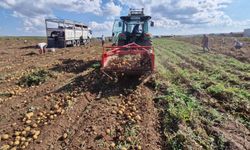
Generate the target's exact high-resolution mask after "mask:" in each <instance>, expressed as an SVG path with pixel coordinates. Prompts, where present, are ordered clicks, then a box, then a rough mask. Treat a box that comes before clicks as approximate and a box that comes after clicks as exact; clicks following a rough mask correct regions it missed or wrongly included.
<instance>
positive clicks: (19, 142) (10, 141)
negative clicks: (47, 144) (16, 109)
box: [0, 104, 65, 150]
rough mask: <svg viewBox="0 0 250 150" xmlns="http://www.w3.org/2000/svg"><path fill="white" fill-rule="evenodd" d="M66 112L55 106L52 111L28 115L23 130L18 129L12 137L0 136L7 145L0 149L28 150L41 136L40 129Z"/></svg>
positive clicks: (25, 117)
mask: <svg viewBox="0 0 250 150" xmlns="http://www.w3.org/2000/svg"><path fill="white" fill-rule="evenodd" d="M64 112H65V109H64V108H63V107H62V106H61V105H59V104H55V105H54V106H53V107H52V108H51V110H50V111H40V112H37V113H34V112H28V113H26V114H25V115H24V117H23V119H22V123H23V125H24V127H23V128H19V129H16V130H15V131H14V133H13V134H12V135H9V134H3V135H1V136H0V139H1V140H0V141H3V142H4V143H5V145H3V146H2V147H0V150H9V149H10V150H16V149H26V148H27V147H28V145H29V144H30V143H31V142H32V141H35V140H37V139H38V137H39V135H40V134H41V131H40V127H42V126H44V125H47V124H48V122H49V121H50V120H53V119H55V118H56V117H57V116H59V115H62V114H64Z"/></svg>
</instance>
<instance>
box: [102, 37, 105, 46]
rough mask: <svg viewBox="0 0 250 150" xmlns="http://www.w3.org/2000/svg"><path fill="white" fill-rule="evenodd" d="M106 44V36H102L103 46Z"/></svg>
mask: <svg viewBox="0 0 250 150" xmlns="http://www.w3.org/2000/svg"><path fill="white" fill-rule="evenodd" d="M104 44H105V37H104V35H102V46H104Z"/></svg>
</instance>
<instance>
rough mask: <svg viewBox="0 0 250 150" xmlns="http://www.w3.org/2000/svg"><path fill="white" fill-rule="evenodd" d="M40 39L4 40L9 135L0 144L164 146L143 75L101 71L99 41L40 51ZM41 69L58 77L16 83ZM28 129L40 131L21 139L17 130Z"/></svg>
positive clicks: (2, 82)
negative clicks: (140, 78)
mask: <svg viewBox="0 0 250 150" xmlns="http://www.w3.org/2000/svg"><path fill="white" fill-rule="evenodd" d="M38 42H41V40H28V42H27V43H24V40H22V39H1V40H0V53H1V55H0V71H1V73H0V77H1V78H0V86H1V88H0V93H1V96H0V100H1V101H0V109H1V112H0V135H4V134H8V135H9V138H8V139H7V140H4V139H3V138H2V139H1V140H0V147H1V146H4V145H10V146H11V147H18V148H24V149H74V150H75V149H96V150H99V149H121V148H122V147H126V148H127V149H140V148H141V147H142V149H148V150H152V149H154V150H156V149H161V146H162V139H161V135H160V131H159V129H160V123H159V118H158V111H157V109H156V108H155V107H154V102H153V101H152V99H153V96H154V93H153V91H152V90H151V89H150V88H149V87H147V86H145V85H144V84H140V83H141V82H140V81H138V78H131V77H125V78H124V79H121V80H119V81H111V80H110V79H109V78H108V77H106V76H105V75H103V74H102V73H101V72H99V69H96V68H95V67H94V64H96V63H98V62H99V61H100V58H101V57H100V56H101V55H100V54H101V47H100V46H98V45H99V43H93V44H92V45H89V46H85V47H84V46H82V47H75V48H72V47H71V48H64V49H57V50H56V52H55V53H46V54H44V55H40V54H38V50H37V49H36V48H35V46H34V45H36V43H38ZM94 45H95V46H94ZM37 69H43V70H47V71H50V72H52V74H53V77H51V78H49V79H48V80H47V81H46V82H45V83H43V84H40V85H38V86H31V87H21V86H18V85H17V83H18V81H19V79H20V78H21V77H22V76H23V75H24V74H29V73H31V72H34V71H36V70H37ZM30 112H32V113H33V114H32V116H31V117H30V116H29V113H30ZM29 120H30V122H31V123H29V122H27V121H29ZM34 124H35V125H34ZM33 126H34V127H33ZM36 126H37V127H36ZM27 127H28V128H29V127H31V129H33V130H35V131H38V132H39V133H40V134H37V138H36V137H34V136H35V134H36V133H34V134H33V131H32V130H28V131H27V133H26V134H23V135H22V133H21V135H20V137H19V138H22V137H24V138H25V139H23V142H22V140H21V139H20V140H19V138H18V137H17V135H15V133H16V132H17V131H20V132H22V131H24V130H26V129H27ZM25 128H26V129H25ZM35 131H34V132H35ZM2 137H3V136H2ZM29 138H30V139H29ZM12 141H13V142H14V143H12ZM16 141H19V142H20V143H15V142H16ZM15 144H16V146H15Z"/></svg>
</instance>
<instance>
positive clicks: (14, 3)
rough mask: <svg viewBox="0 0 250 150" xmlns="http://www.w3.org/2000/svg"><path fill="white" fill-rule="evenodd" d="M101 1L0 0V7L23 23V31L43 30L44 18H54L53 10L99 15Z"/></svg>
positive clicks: (100, 12)
mask: <svg viewBox="0 0 250 150" xmlns="http://www.w3.org/2000/svg"><path fill="white" fill-rule="evenodd" d="M101 4H102V1H101V0H67V1H65V0H64V1H58V0H36V1H27V0H1V1H0V7H2V8H5V9H9V10H12V12H13V14H12V16H14V17H16V18H20V19H21V20H22V21H23V27H24V31H30V32H34V31H38V30H44V20H45V18H51V17H55V16H54V14H53V13H54V12H53V11H54V10H55V9H57V10H64V11H70V12H76V13H93V14H95V15H101V14H102V9H101Z"/></svg>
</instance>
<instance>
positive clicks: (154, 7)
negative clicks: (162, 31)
mask: <svg viewBox="0 0 250 150" xmlns="http://www.w3.org/2000/svg"><path fill="white" fill-rule="evenodd" d="M120 2H121V3H122V4H123V5H127V6H128V7H134V8H140V7H144V8H145V11H146V13H148V14H150V15H151V16H152V17H153V18H155V19H154V20H156V22H157V23H156V25H158V26H160V27H173V28H175V27H176V26H180V25H182V26H186V27H188V26H193V25H200V24H203V25H218V24H230V22H232V19H231V18H230V17H229V16H227V15H226V14H225V13H224V12H223V9H224V8H226V7H228V5H229V4H230V3H231V0H193V1H190V0H158V1H157V2H155V1H153V0H120ZM164 24H165V25H164Z"/></svg>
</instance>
